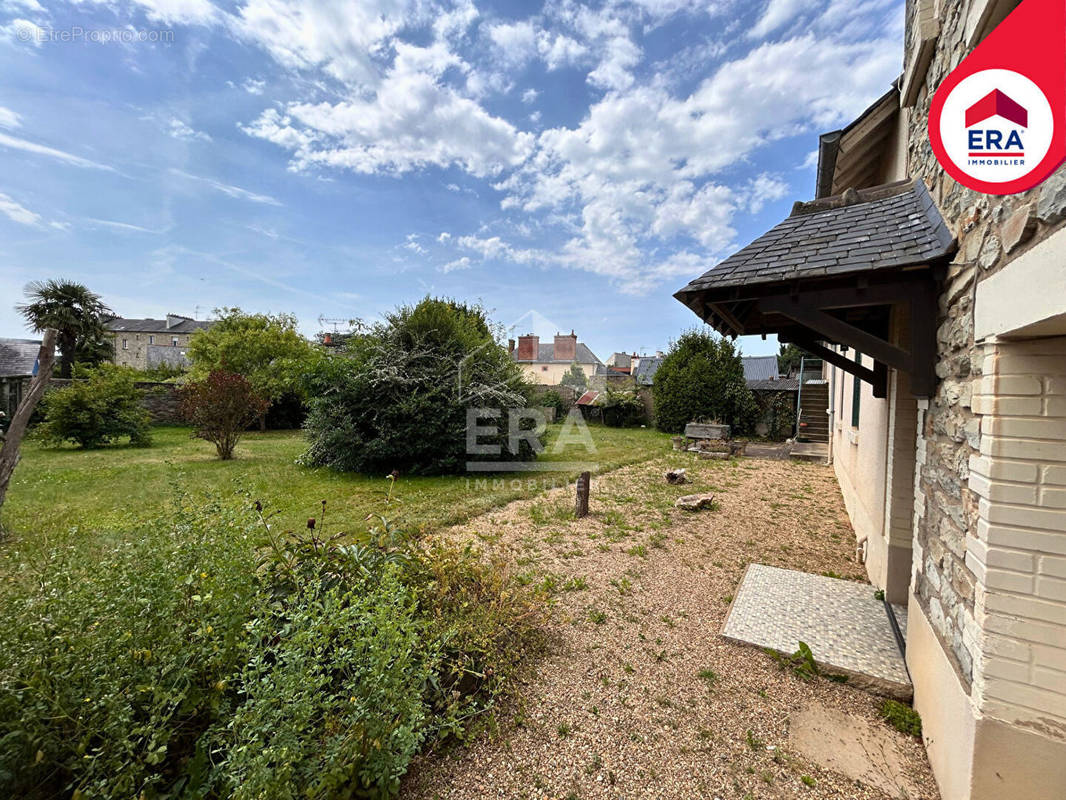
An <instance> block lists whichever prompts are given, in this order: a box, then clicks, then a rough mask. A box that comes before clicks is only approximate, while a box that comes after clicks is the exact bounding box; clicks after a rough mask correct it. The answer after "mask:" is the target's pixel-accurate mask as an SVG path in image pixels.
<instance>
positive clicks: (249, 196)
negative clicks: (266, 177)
mask: <svg viewBox="0 0 1066 800" xmlns="http://www.w3.org/2000/svg"><path fill="white" fill-rule="evenodd" d="M168 171H169V172H170V174H171V175H177V176H178V177H179V178H185V179H186V180H190V181H195V182H197V183H202V184H204V185H205V186H209V187H211V188H212V189H214V190H215V191H218V192H222V193H223V194H225V195H229V196H230V197H235V198H237V199H238V200H249V201H251V202H253V203H263V204H265V205H270V206H280V205H281V203H280V202H279V201H278V200H276V199H275V198H273V197H271V196H270V195H268V194H258V193H256V192H252V191H249V190H248V189H242V188H241V187H240V186H232V185H230V184H228V183H222V182H221V181H216V180H215V179H214V178H205V177H203V176H202V175H193V174H191V173H188V172H182V171H181V170H180V169H173V168H171V169H170V170H168Z"/></svg>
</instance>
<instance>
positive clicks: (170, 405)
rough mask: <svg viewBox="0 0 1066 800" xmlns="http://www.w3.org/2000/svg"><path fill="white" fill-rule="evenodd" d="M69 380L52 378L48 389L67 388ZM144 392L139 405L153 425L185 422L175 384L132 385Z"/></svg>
mask: <svg viewBox="0 0 1066 800" xmlns="http://www.w3.org/2000/svg"><path fill="white" fill-rule="evenodd" d="M70 383H71V379H70V378H52V380H51V382H50V383H49V388H50V389H59V388H62V387H64V386H69V385H70ZM134 385H135V386H136V387H137V388H138V389H140V390H141V391H142V392H144V396H143V398H142V399H141V405H142V406H143V407H144V408H145V409H146V410H147V411H148V413H149V414H150V415H151V417H152V424H153V425H181V424H184V422H185V420H184V418H183V417H182V415H181V401H180V400H179V399H178V387H177V384H173V383H163V382H160V381H137V382H136V384H134Z"/></svg>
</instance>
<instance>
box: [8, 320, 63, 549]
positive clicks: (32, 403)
mask: <svg viewBox="0 0 1066 800" xmlns="http://www.w3.org/2000/svg"><path fill="white" fill-rule="evenodd" d="M55 356H56V332H55V331H54V330H53V329H51V328H49V329H48V330H46V331H45V332H44V336H43V337H42V341H41V349H40V351H39V352H38V354H37V374H36V375H34V376H33V380H32V381H30V388H29V390H28V391H27V392H26V396H25V397H23V398H22V402H21V403H19V407H18V408H17V409H16V410H15V415H14V416H13V417H11V425H10V427H9V428H8V429H7V436H5V437H4V441H3V444H2V445H0V510H3V507H4V498H5V497H6V496H7V487H8V484H9V483H11V475H12V474H13V473H14V472H15V467H16V466H18V463H19V446H20V445H21V444H22V439H23V437H24V436H25V435H26V429H27V427H29V423H30V416H31V415H32V414H33V409H34V408H36V407H37V403H38V401H39V400H40V399H41V397H42V396H43V395H44V390H45V389H47V388H48V382H49V381H50V380H51V379H52V367H53V366H54V365H55ZM2 530H3V526H2V525H0V531H2Z"/></svg>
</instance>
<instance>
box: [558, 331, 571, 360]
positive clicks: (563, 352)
mask: <svg viewBox="0 0 1066 800" xmlns="http://www.w3.org/2000/svg"><path fill="white" fill-rule="evenodd" d="M553 357H554V359H555V360H556V361H573V360H575V359H576V358H577V335H576V334H575V333H574V332H573V331H572V330H571V331H570V333H569V334H565V333H564V334H562V335H559V334H558V333H557V334H555V354H554V356H553Z"/></svg>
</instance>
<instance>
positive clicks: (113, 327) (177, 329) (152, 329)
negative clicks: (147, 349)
mask: <svg viewBox="0 0 1066 800" xmlns="http://www.w3.org/2000/svg"><path fill="white" fill-rule="evenodd" d="M104 324H105V325H106V327H107V329H108V330H109V331H114V332H115V333H119V332H128V333H195V332H196V331H200V330H204V329H206V328H210V327H211V326H212V325H213V324H214V323H212V322H209V321H207V320H195V319H189V318H188V317H182V318H181V322H178V323H175V324H174V325H171V326H170V327H169V328H168V327H167V321H166V320H165V319H126V318H124V317H115V318H114V319H111V320H108V321H107V322H106V323H104Z"/></svg>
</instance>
